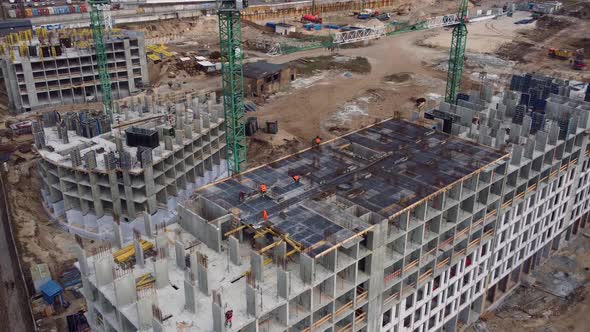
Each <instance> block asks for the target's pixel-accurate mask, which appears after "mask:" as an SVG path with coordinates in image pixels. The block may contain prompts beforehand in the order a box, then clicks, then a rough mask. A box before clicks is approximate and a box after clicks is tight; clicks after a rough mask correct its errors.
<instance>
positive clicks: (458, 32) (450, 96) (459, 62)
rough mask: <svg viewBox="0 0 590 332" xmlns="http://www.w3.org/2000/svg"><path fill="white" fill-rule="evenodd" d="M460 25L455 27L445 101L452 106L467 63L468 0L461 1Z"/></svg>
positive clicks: (458, 16)
mask: <svg viewBox="0 0 590 332" xmlns="http://www.w3.org/2000/svg"><path fill="white" fill-rule="evenodd" d="M460 1H461V3H460V5H459V12H458V14H457V18H458V21H459V22H458V23H457V24H456V25H455V26H454V27H453V38H452V39H451V51H450V55H449V69H448V72H447V89H446V92H445V101H446V102H447V103H450V104H455V103H456V102H457V93H458V92H459V90H460V89H461V78H462V77H461V76H462V74H463V65H464V63H465V46H466V45H467V25H466V24H465V23H467V4H468V1H467V0H460Z"/></svg>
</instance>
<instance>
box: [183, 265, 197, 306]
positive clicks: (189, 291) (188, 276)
mask: <svg viewBox="0 0 590 332" xmlns="http://www.w3.org/2000/svg"><path fill="white" fill-rule="evenodd" d="M193 278H194V276H193V275H192V273H191V272H190V271H188V270H187V271H186V272H185V276H184V308H185V309H186V310H187V311H188V312H191V313H193V314H194V313H195V312H196V309H197V307H196V299H197V298H196V296H197V286H196V285H195V280H194V279H193Z"/></svg>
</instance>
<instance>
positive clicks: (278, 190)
mask: <svg viewBox="0 0 590 332" xmlns="http://www.w3.org/2000/svg"><path fill="white" fill-rule="evenodd" d="M506 156H507V154H506V153H503V152H501V151H498V150H494V149H492V148H489V147H485V146H482V145H477V144H475V143H472V142H468V141H465V140H462V139H460V138H456V137H451V136H449V135H447V134H445V133H441V132H438V131H434V130H430V129H429V128H425V127H422V126H419V125H416V124H413V123H409V122H406V121H400V120H386V121H383V122H380V123H378V124H375V125H373V126H371V127H368V128H365V129H362V130H360V131H357V132H353V133H351V134H349V135H346V136H343V137H340V138H337V139H334V140H331V141H328V142H326V143H324V144H322V145H321V150H320V151H317V150H313V149H307V150H304V151H301V152H299V153H297V154H293V155H290V156H288V157H286V158H283V159H280V160H277V161H275V162H273V163H270V164H267V165H264V166H261V167H258V168H254V169H252V170H249V171H247V172H244V173H241V174H240V175H239V176H236V177H233V178H228V179H225V180H223V181H221V182H217V183H214V184H211V185H208V186H205V187H203V188H201V189H200V190H198V191H197V194H199V195H201V196H202V197H203V198H205V199H207V200H209V201H211V202H213V203H215V204H217V205H219V206H220V207H222V208H225V209H227V210H230V209H233V208H237V209H239V212H240V217H241V220H242V223H244V224H249V225H251V226H252V227H254V228H257V227H271V228H272V229H274V230H275V231H278V232H280V233H283V234H288V235H289V238H290V239H291V240H293V241H295V242H297V243H298V244H300V245H302V246H303V247H304V248H310V247H313V250H311V251H310V254H311V255H312V256H314V255H317V254H319V253H321V252H323V251H324V250H327V249H329V248H331V247H333V246H335V245H337V244H341V243H342V242H346V241H347V239H351V238H352V237H354V236H355V235H356V234H358V233H363V232H364V231H366V230H367V229H369V228H370V227H371V225H372V223H374V222H379V221H381V220H383V219H385V218H392V217H394V216H396V215H397V214H399V213H401V212H402V211H404V210H406V209H408V208H411V207H412V205H413V204H415V203H418V202H420V201H422V200H424V199H425V198H427V197H428V196H430V195H432V194H434V193H437V192H438V191H440V190H443V189H444V188H445V187H447V186H449V185H451V184H453V183H454V182H456V181H458V180H459V179H462V178H464V177H467V176H469V175H470V174H472V173H474V172H477V171H478V170H480V169H483V168H485V167H486V166H487V165H489V164H492V163H494V162H496V161H498V160H499V159H502V158H504V157H506ZM293 175H300V176H301V177H302V179H301V181H300V182H299V183H295V181H294V180H293V179H292V178H291V176H293ZM260 184H265V185H266V186H267V187H268V195H267V197H262V196H261V195H260V194H259V189H258V188H259V186H260ZM240 192H243V193H245V195H246V197H247V198H246V199H245V200H243V201H241V200H240ZM323 198H326V199H331V200H332V202H334V203H335V204H336V205H338V206H342V207H343V209H342V210H340V209H331V208H330V207H328V206H326V205H323V204H321V202H319V201H321V199H323ZM350 202H354V204H357V205H359V206H360V207H361V208H363V209H366V211H358V212H357V213H352V212H345V209H346V207H347V205H348V206H351V205H352V204H351V203H350ZM263 210H266V211H267V213H268V220H267V221H264V220H263V219H262V211H263ZM367 212H372V214H371V215H372V217H371V218H369V219H372V220H367V218H364V219H360V218H358V217H357V216H360V215H363V214H366V213H367Z"/></svg>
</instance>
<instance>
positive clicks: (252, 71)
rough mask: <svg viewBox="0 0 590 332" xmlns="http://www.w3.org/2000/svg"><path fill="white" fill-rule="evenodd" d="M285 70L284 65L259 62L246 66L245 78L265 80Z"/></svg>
mask: <svg viewBox="0 0 590 332" xmlns="http://www.w3.org/2000/svg"><path fill="white" fill-rule="evenodd" d="M283 68H285V66H284V65H280V64H274V63H268V62H266V61H258V62H252V63H246V64H244V77H248V78H254V79H259V78H264V77H267V76H270V75H274V74H275V73H278V72H280V71H281V70H283Z"/></svg>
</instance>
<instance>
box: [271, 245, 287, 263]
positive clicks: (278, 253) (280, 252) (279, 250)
mask: <svg viewBox="0 0 590 332" xmlns="http://www.w3.org/2000/svg"><path fill="white" fill-rule="evenodd" d="M286 255H287V243H285V242H284V241H283V242H281V244H279V245H278V246H276V247H275V249H274V256H275V263H276V262H277V261H278V260H279V259H281V258H282V259H284V258H285V256H286Z"/></svg>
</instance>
